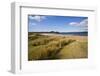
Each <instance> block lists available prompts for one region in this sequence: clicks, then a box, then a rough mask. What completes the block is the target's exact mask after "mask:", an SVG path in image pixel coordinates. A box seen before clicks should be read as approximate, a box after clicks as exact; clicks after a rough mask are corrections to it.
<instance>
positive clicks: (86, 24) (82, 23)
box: [80, 19, 88, 27]
mask: <svg viewBox="0 0 100 76" xmlns="http://www.w3.org/2000/svg"><path fill="white" fill-rule="evenodd" d="M80 26H86V27H87V26H88V19H84V20H83V21H81V22H80Z"/></svg>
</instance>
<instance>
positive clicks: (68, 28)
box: [28, 15, 88, 32]
mask: <svg viewBox="0 0 100 76" xmlns="http://www.w3.org/2000/svg"><path fill="white" fill-rule="evenodd" d="M28 31H29V32H50V31H56V32H83V31H85V32H86V31H88V17H77V16H50V15H28Z"/></svg>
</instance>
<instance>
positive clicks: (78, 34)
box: [59, 32, 88, 36]
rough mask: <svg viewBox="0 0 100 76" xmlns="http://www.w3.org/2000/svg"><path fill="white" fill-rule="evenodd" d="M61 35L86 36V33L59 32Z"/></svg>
mask: <svg viewBox="0 0 100 76" xmlns="http://www.w3.org/2000/svg"><path fill="white" fill-rule="evenodd" d="M59 34H61V35H75V36H88V32H60V33H59Z"/></svg>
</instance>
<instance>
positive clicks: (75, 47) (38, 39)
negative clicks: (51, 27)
mask: <svg viewBox="0 0 100 76" xmlns="http://www.w3.org/2000/svg"><path fill="white" fill-rule="evenodd" d="M87 46H88V41H87V36H71V35H68V36H58V35H42V34H38V33H31V32H29V33H28V60H29V61H31V60H55V59H76V58H77V59H78V58H87V57H88V47H87Z"/></svg>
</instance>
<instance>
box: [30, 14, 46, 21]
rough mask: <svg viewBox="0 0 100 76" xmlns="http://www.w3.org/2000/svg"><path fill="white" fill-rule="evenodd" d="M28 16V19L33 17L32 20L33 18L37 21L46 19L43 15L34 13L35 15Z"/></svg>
mask: <svg viewBox="0 0 100 76" xmlns="http://www.w3.org/2000/svg"><path fill="white" fill-rule="evenodd" d="M29 18H30V19H33V20H35V21H38V22H40V21H42V20H44V19H46V17H45V16H38V15H36V16H29Z"/></svg>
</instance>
